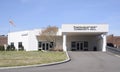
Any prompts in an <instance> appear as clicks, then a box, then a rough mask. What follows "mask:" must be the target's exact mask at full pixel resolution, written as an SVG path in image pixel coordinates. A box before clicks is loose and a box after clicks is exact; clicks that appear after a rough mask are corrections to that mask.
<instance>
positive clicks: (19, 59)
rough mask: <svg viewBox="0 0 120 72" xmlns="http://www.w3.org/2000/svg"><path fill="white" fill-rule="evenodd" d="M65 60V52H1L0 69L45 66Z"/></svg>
mask: <svg viewBox="0 0 120 72" xmlns="http://www.w3.org/2000/svg"><path fill="white" fill-rule="evenodd" d="M65 59H66V54H65V53H64V52H49V51H48V52H41V51H28V52H26V51H0V67H9V66H25V65H34V64H44V63H51V62H58V61H63V60H65Z"/></svg>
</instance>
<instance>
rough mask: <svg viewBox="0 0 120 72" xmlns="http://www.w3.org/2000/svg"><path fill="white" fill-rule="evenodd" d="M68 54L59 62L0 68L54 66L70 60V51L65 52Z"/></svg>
mask: <svg viewBox="0 0 120 72" xmlns="http://www.w3.org/2000/svg"><path fill="white" fill-rule="evenodd" d="M65 53H66V55H67V59H66V60H64V61H59V62H52V63H46V64H37V65H27V66H15V67H0V69H13V68H28V67H44V66H52V65H58V64H62V63H66V62H69V61H70V60H71V59H70V56H69V55H68V52H67V51H66V52H65Z"/></svg>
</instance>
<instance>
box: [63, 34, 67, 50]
mask: <svg viewBox="0 0 120 72" xmlns="http://www.w3.org/2000/svg"><path fill="white" fill-rule="evenodd" d="M63 51H67V47H66V34H63Z"/></svg>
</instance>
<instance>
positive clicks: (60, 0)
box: [0, 0, 120, 35]
mask: <svg viewBox="0 0 120 72" xmlns="http://www.w3.org/2000/svg"><path fill="white" fill-rule="evenodd" d="M10 19H12V21H13V22H14V24H15V26H12V25H10V23H9V20H10ZM62 24H109V33H108V34H114V35H120V0H0V35H3V34H4V35H7V33H8V32H13V31H22V30H31V29H39V28H45V27H47V26H57V27H59V28H61V25H62Z"/></svg>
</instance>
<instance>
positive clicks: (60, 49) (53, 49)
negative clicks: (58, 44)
mask: <svg viewBox="0 0 120 72" xmlns="http://www.w3.org/2000/svg"><path fill="white" fill-rule="evenodd" d="M49 50H50V51H63V49H62V48H51V49H49Z"/></svg>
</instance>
